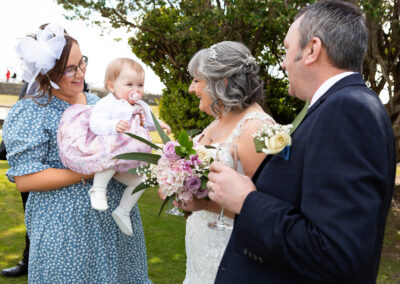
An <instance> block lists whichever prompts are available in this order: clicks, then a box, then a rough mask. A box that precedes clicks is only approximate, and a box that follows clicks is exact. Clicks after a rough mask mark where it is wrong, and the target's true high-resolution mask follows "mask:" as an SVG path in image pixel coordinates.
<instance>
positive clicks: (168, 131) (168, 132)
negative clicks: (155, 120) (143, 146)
mask: <svg viewBox="0 0 400 284" xmlns="http://www.w3.org/2000/svg"><path fill="white" fill-rule="evenodd" d="M159 123H160V126H161V128H162V129H164V130H165V132H167V134H168V135H169V134H170V133H171V127H169V125H168V124H166V123H164V122H162V121H160V120H159Z"/></svg>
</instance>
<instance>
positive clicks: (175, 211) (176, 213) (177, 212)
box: [165, 196, 185, 216]
mask: <svg viewBox="0 0 400 284" xmlns="http://www.w3.org/2000/svg"><path fill="white" fill-rule="evenodd" d="M176 201H178V197H177V196H176ZM165 213H166V214H168V215H174V216H185V214H183V213H182V212H181V211H180V210H179V209H178V207H177V206H175V205H174V206H173V207H172V208H171V209H169V210H166V211H165Z"/></svg>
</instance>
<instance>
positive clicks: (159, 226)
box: [0, 95, 400, 284]
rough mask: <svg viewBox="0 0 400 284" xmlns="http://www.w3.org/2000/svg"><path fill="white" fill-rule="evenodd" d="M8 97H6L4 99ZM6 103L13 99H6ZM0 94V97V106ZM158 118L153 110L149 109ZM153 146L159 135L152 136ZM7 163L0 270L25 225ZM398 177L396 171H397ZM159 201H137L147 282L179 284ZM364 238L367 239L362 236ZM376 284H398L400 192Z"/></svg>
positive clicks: (20, 244) (11, 259)
mask: <svg viewBox="0 0 400 284" xmlns="http://www.w3.org/2000/svg"><path fill="white" fill-rule="evenodd" d="M7 97H8V96H7ZM9 97H11V98H7V100H9V102H10V103H9V104H12V103H13V102H15V101H12V99H15V100H16V98H17V97H16V96H9ZM1 103H3V104H4V103H7V102H6V101H3V95H0V104H1ZM152 110H153V112H154V113H155V115H156V116H157V115H158V109H157V107H152ZM152 138H153V140H155V142H156V143H161V141H160V139H159V136H158V135H157V134H156V133H152ZM7 168H8V164H7V162H5V161H0V269H2V268H5V267H10V266H13V265H15V264H16V263H17V262H18V261H19V260H20V258H21V254H22V251H23V248H24V245H25V239H24V238H25V226H24V216H23V209H22V202H21V198H20V195H19V192H18V191H17V189H16V188H15V185H14V184H13V183H10V182H9V181H8V180H7V178H6V177H5V171H6V170H7ZM399 176H400V172H399ZM160 204H161V201H160V200H159V198H158V195H157V193H156V192H155V191H153V190H147V191H146V192H145V193H144V194H143V196H142V197H141V198H140V200H139V208H140V212H141V215H142V221H143V227H144V233H145V238H146V247H147V256H148V266H149V276H150V279H151V280H152V281H153V282H154V283H156V284H159V283H160V284H169V283H171V284H172V283H182V281H183V279H184V275H185V263H186V257H185V244H184V238H185V219H184V218H182V217H175V216H167V215H162V216H161V217H160V219H157V214H158V209H159V207H160ZM366 237H368V236H366ZM26 282H27V277H20V278H16V279H8V278H4V277H1V276H0V283H4V284H11V283H26ZM377 283H379V284H395V283H400V189H396V193H395V198H394V202H393V206H392V209H391V211H390V212H389V216H388V222H387V229H386V235H385V240H384V247H383V252H382V259H381V265H380V272H379V275H378V281H377Z"/></svg>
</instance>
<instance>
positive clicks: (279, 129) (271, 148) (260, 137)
mask: <svg viewBox="0 0 400 284" xmlns="http://www.w3.org/2000/svg"><path fill="white" fill-rule="evenodd" d="M309 104H310V103H309V101H307V102H306V103H305V105H304V107H303V109H302V110H301V112H300V113H299V114H298V115H297V117H296V118H295V119H294V121H293V123H292V124H287V125H281V124H278V123H276V124H273V125H263V126H262V127H261V128H260V129H259V130H258V131H257V132H256V133H255V134H254V135H253V137H254V144H255V146H256V151H257V152H258V153H261V152H263V153H265V154H267V155H277V154H280V155H281V156H282V158H283V159H285V160H288V159H289V154H290V146H291V145H292V138H291V136H290V135H291V134H292V133H293V132H294V130H295V129H296V128H297V126H299V124H300V123H301V121H302V120H303V118H304V117H305V116H306V113H307V110H308V106H309Z"/></svg>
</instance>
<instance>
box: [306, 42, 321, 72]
mask: <svg viewBox="0 0 400 284" xmlns="http://www.w3.org/2000/svg"><path fill="white" fill-rule="evenodd" d="M321 52H322V41H321V39H320V38H319V37H313V38H312V39H311V40H310V42H309V43H308V45H307V46H306V47H305V48H304V53H305V54H304V55H303V56H305V59H306V60H305V61H304V63H305V64H306V65H310V64H313V63H315V62H317V61H318V59H319V58H320V57H321Z"/></svg>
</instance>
